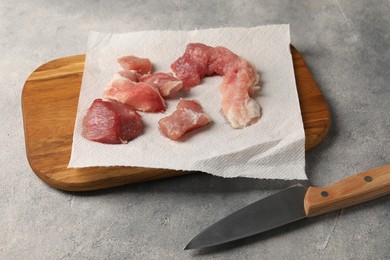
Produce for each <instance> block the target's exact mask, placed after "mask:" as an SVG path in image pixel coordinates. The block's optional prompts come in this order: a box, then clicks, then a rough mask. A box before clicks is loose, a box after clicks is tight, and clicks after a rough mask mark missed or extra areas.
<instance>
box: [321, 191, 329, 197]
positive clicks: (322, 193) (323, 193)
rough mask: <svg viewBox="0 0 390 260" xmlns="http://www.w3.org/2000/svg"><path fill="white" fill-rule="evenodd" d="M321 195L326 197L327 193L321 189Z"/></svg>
mask: <svg viewBox="0 0 390 260" xmlns="http://www.w3.org/2000/svg"><path fill="white" fill-rule="evenodd" d="M321 196H322V197H328V196H329V193H328V192H327V191H321Z"/></svg>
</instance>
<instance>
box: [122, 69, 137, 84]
mask: <svg viewBox="0 0 390 260" xmlns="http://www.w3.org/2000/svg"><path fill="white" fill-rule="evenodd" d="M118 74H119V75H121V76H122V77H124V78H127V79H129V80H131V81H134V82H138V78H139V77H141V76H142V75H141V74H138V73H137V71H135V70H121V71H119V72H118Z"/></svg>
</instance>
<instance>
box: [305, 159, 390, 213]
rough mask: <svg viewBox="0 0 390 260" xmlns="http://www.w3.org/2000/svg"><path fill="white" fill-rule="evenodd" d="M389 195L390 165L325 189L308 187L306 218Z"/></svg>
mask: <svg viewBox="0 0 390 260" xmlns="http://www.w3.org/2000/svg"><path fill="white" fill-rule="evenodd" d="M387 194H390V164H386V165H384V166H381V167H378V168H374V169H371V170H368V171H364V172H361V173H358V174H355V175H353V176H350V177H348V178H345V179H343V180H341V181H339V182H337V183H335V184H332V185H329V186H326V187H309V188H308V190H307V192H306V195H305V201H304V205H305V212H306V216H308V217H312V216H317V215H320V214H324V213H327V212H331V211H334V210H338V209H342V208H346V207H349V206H352V205H355V204H358V203H361V202H365V201H368V200H372V199H375V198H378V197H381V196H384V195H387Z"/></svg>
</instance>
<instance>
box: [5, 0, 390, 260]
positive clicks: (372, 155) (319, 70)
mask: <svg viewBox="0 0 390 260" xmlns="http://www.w3.org/2000/svg"><path fill="white" fill-rule="evenodd" d="M0 14H1V15H0V17H1V18H0V56H1V59H0V67H1V71H0V75H1V76H0V79H1V88H0V93H1V94H0V111H1V114H0V128H1V131H0V143H1V150H0V151H1V152H0V177H1V182H0V259H192V258H194V259H214V258H216V259H318V258H319V259H390V197H389V196H387V197H383V198H380V199H377V200H375V201H371V202H368V203H364V204H362V205H358V206H354V207H351V208H348V209H344V210H341V211H338V212H334V213H330V214H327V215H324V216H319V217H316V218H312V219H307V220H304V221H300V222H298V223H294V224H291V225H289V226H285V227H282V228H279V229H277V230H274V231H270V232H268V233H266V234H262V235H258V236H255V237H252V238H249V239H245V240H242V241H238V242H235V243H231V244H229V245H226V246H222V247H217V248H211V249H207V250H198V251H183V248H184V246H185V245H186V243H187V242H188V241H189V240H190V239H191V238H192V237H193V236H194V235H195V234H197V233H198V232H199V231H201V230H202V229H204V228H205V227H207V226H208V225H209V224H211V223H213V222H215V221H216V220H218V219H220V218H221V217H224V216H226V215H227V214H229V213H230V212H233V211H235V210H237V209H239V208H241V207H242V206H244V205H247V204H249V203H251V202H254V201H256V200H258V199H259V198H262V197H264V196H266V195H268V194H271V193H273V192H275V191H277V190H280V189H282V188H284V187H285V186H286V185H288V183H285V182H273V181H261V180H248V179H222V178H218V177H214V176H211V175H208V174H192V175H188V176H183V177H175V178H170V179H165V180H158V181H153V182H149V183H140V184H134V185H127V186H123V187H119V188H112V189H107V190H102V191H94V192H86V193H81V194H79V193H68V192H62V191H59V190H56V189H53V188H51V187H49V186H47V185H46V184H44V183H43V182H41V181H40V180H39V179H38V178H37V177H36V176H35V175H34V173H33V172H32V170H31V168H30V167H29V164H28V162H27V159H26V155H25V147H24V134H23V123H22V111H21V93H22V89H23V85H24V82H25V80H26V79H27V77H28V76H29V74H30V73H31V72H32V71H33V70H34V69H35V68H37V67H38V66H39V65H41V64H43V63H45V62H48V61H50V60H53V59H56V58H59V57H63V56H68V55H75V54H80V53H83V52H84V51H85V47H86V41H87V34H88V31H90V30H94V31H105V32H127V31H137V30H150V29H174V30H180V29H183V30H187V29H188V30H191V29H194V28H210V27H226V26H244V27H251V26H257V25H263V24H277V23H289V24H290V25H291V38H292V43H293V44H294V45H295V46H296V47H297V48H298V50H300V52H301V53H302V55H303V57H304V59H305V60H306V62H307V64H308V66H309V67H310V70H311V72H312V73H313V76H314V78H315V79H316V81H317V83H318V85H319V86H320V88H321V89H322V91H323V93H324V95H325V97H326V99H327V101H328V103H329V105H330V108H331V114H332V128H331V130H330V132H329V134H328V136H327V138H326V139H325V141H324V142H323V143H322V144H321V145H320V146H318V147H317V148H315V149H314V150H312V151H310V152H308V153H307V155H306V171H307V175H308V178H309V180H310V181H311V183H312V184H313V185H318V186H323V185H329V184H331V183H334V182H336V181H338V180H340V179H341V178H344V177H347V176H349V175H352V174H354V173H357V172H360V171H363V170H366V169H369V168H373V167H377V166H380V165H383V164H387V163H389V162H390V144H389V141H390V113H389V110H390V83H389V82H390V69H389V68H390V2H389V1H352V0H349V1H341V0H340V1H337V0H335V1H243V0H241V1H240V0H236V1H151V0H140V1H92V0H90V1H75V0H74V1H18V2H15V1H7V0H1V1H0Z"/></svg>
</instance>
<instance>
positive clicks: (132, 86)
mask: <svg viewBox="0 0 390 260" xmlns="http://www.w3.org/2000/svg"><path fill="white" fill-rule="evenodd" d="M103 99H105V100H116V101H119V102H121V103H124V104H128V105H130V106H131V107H133V108H134V109H136V110H140V111H144V112H162V111H165V107H166V105H165V100H164V99H163V98H162V96H161V95H160V92H159V91H158V90H157V88H156V87H154V86H152V85H150V84H148V83H144V82H138V83H137V82H133V81H131V80H129V79H127V78H125V77H122V76H121V75H119V74H115V75H114V76H113V78H112V79H111V81H110V83H108V85H107V86H106V89H105V90H104V94H103Z"/></svg>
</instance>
